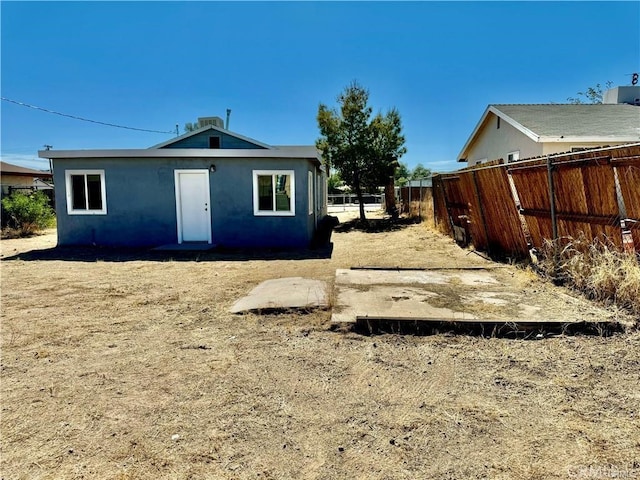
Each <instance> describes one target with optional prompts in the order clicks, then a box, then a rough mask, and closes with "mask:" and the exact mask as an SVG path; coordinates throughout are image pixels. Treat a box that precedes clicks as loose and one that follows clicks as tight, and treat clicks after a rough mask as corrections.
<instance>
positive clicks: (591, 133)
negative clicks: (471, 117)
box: [458, 104, 640, 161]
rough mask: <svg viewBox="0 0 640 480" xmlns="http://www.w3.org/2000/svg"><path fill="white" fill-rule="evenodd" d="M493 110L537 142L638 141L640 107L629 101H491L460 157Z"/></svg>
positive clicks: (639, 133)
mask: <svg viewBox="0 0 640 480" xmlns="http://www.w3.org/2000/svg"><path fill="white" fill-rule="evenodd" d="M490 114H493V115H496V116H497V117H499V118H501V119H502V120H504V121H505V122H507V123H509V124H510V125H512V126H513V127H514V128H516V129H517V130H519V131H520V132H522V133H523V134H525V135H526V136H528V137H529V138H531V140H533V141H534V142H540V143H542V142H567V143H569V142H571V143H582V142H604V143H608V142H612V143H613V142H615V143H626V142H637V141H638V140H640V107H638V106H634V105H628V104H577V105H576V104H570V105H564V104H539V105H536V104H534V105H499V104H496V105H489V106H488V107H487V109H486V110H485V112H484V114H483V115H482V117H481V118H480V121H479V122H478V124H477V125H476V127H475V129H474V130H473V133H472V134H471V136H470V137H469V139H468V140H467V142H466V143H465V145H464V147H463V149H462V151H461V152H460V155H459V156H458V158H459V159H460V161H464V160H463V159H466V157H467V152H468V151H469V148H470V146H471V145H472V144H473V143H474V141H475V140H476V138H477V136H478V135H479V133H480V131H481V130H482V127H483V126H484V124H485V123H486V122H487V119H488V117H489V116H490Z"/></svg>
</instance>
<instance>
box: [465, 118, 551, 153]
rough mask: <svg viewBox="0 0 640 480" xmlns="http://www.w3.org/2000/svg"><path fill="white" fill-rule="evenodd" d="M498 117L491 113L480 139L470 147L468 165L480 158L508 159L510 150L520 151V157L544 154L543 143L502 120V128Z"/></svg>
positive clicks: (479, 134) (479, 135)
mask: <svg viewBox="0 0 640 480" xmlns="http://www.w3.org/2000/svg"><path fill="white" fill-rule="evenodd" d="M497 118H498V117H496V116H495V115H494V114H493V113H489V115H488V116H487V121H486V122H485V124H484V125H483V126H482V128H481V130H480V132H479V133H478V139H477V140H476V142H475V143H474V144H473V145H472V146H471V148H470V149H469V153H468V154H467V165H469V166H472V165H475V164H476V162H477V161H478V160H481V159H486V160H489V161H491V160H497V159H499V158H503V159H504V160H505V162H506V161H507V154H508V153H509V152H514V151H520V158H521V159H522V158H529V157H537V156H539V155H542V145H541V144H539V143H536V142H534V141H533V140H531V139H530V138H529V137H527V136H526V135H525V134H524V133H522V132H521V131H519V130H518V129H516V128H514V127H513V126H511V125H509V124H508V123H507V122H505V121H504V120H500V128H497Z"/></svg>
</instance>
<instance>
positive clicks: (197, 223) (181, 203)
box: [175, 170, 211, 243]
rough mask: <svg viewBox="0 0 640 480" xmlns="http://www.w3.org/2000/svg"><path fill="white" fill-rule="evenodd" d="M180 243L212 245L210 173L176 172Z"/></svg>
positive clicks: (206, 171) (194, 171)
mask: <svg viewBox="0 0 640 480" xmlns="http://www.w3.org/2000/svg"><path fill="white" fill-rule="evenodd" d="M175 177H176V210H177V211H176V214H177V219H178V243H182V242H208V243H211V212H210V211H209V208H210V206H209V203H210V200H209V171H208V170H176V171H175Z"/></svg>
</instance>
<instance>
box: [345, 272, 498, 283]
mask: <svg viewBox="0 0 640 480" xmlns="http://www.w3.org/2000/svg"><path fill="white" fill-rule="evenodd" d="M451 283H458V284H462V285H469V286H474V285H495V284H497V283H499V282H498V280H496V279H495V277H494V276H493V275H492V274H491V272H489V271H486V270H477V269H474V270H428V271H425V270H377V269H376V270H347V269H338V270H336V285H372V284H376V285H399V284H412V285H415V284H440V285H446V284H451Z"/></svg>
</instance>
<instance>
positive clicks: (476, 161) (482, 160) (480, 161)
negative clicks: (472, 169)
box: [474, 158, 489, 165]
mask: <svg viewBox="0 0 640 480" xmlns="http://www.w3.org/2000/svg"><path fill="white" fill-rule="evenodd" d="M488 161H489V159H488V158H481V159H480V160H475V163H474V165H480V164H482V163H487V162H488Z"/></svg>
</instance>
